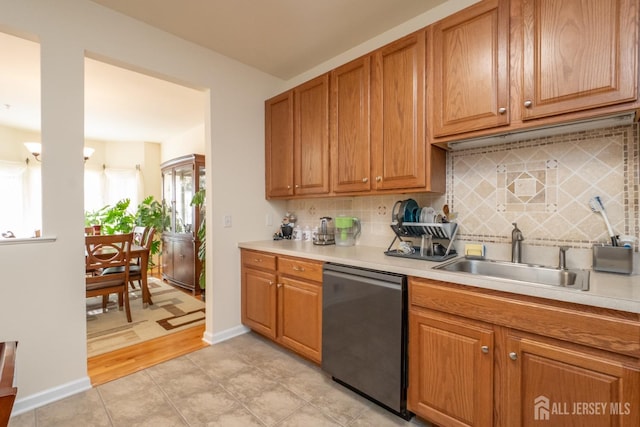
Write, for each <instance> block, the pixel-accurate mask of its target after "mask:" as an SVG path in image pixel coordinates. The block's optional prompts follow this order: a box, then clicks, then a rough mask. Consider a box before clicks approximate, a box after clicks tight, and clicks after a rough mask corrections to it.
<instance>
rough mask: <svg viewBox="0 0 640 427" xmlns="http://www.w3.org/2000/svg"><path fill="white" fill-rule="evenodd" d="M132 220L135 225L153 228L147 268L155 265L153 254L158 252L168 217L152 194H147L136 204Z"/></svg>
mask: <svg viewBox="0 0 640 427" xmlns="http://www.w3.org/2000/svg"><path fill="white" fill-rule="evenodd" d="M134 222H135V225H142V226H145V227H153V228H154V229H155V234H154V236H153V242H152V243H151V251H150V252H151V253H150V256H149V268H153V267H154V266H155V263H154V262H153V256H154V255H157V254H159V253H160V243H161V241H162V231H163V230H164V229H165V227H166V226H167V225H168V223H169V217H168V216H167V215H165V212H164V209H163V206H162V204H161V203H160V202H158V201H157V200H155V199H154V198H153V196H148V197H146V198H145V199H144V200H143V201H142V203H140V204H139V205H138V210H137V211H136V214H135V219H134Z"/></svg>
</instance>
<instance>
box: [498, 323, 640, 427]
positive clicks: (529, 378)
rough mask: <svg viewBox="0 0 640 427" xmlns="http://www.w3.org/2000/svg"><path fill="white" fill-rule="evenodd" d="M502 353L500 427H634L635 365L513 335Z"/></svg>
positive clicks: (639, 412)
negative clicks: (502, 417)
mask: <svg viewBox="0 0 640 427" xmlns="http://www.w3.org/2000/svg"><path fill="white" fill-rule="evenodd" d="M507 352H508V357H504V358H503V360H504V363H505V364H506V365H507V366H503V367H502V369H505V370H506V371H507V373H508V375H507V378H508V385H507V390H506V391H507V393H506V396H507V399H508V400H509V402H508V403H507V405H506V410H507V412H508V416H507V417H506V423H505V424H504V425H507V426H516V425H517V426H523V427H527V426H546V425H572V426H578V425H579V426H584V427H589V426H593V427H606V426H620V427H631V426H638V425H640V372H639V371H638V368H637V361H636V362H635V366H636V368H635V369H632V368H629V367H626V366H625V365H624V363H623V362H621V361H618V359H616V358H615V356H612V354H611V353H606V356H605V355H604V353H603V355H602V356H597V355H595V353H594V354H591V353H587V352H581V351H580V350H576V349H575V347H572V348H563V347H561V346H559V345H556V344H551V343H547V342H543V341H539V340H537V339H535V338H531V337H527V336H524V337H523V336H517V335H511V336H510V338H509V340H508V345H507ZM505 356H506V355H505ZM619 360H622V359H619Z"/></svg>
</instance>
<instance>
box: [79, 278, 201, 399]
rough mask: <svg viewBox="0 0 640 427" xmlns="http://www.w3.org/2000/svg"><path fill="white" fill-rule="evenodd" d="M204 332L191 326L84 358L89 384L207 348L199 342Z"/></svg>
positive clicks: (97, 383) (105, 381) (105, 380)
mask: <svg viewBox="0 0 640 427" xmlns="http://www.w3.org/2000/svg"><path fill="white" fill-rule="evenodd" d="M150 276H153V277H157V278H161V275H160V272H159V271H152V272H150ZM176 289H180V290H183V289H181V288H178V287H176ZM185 292H186V293H189V292H187V291H185ZM204 331H205V326H204V325H200V326H194V327H193V328H189V329H185V330H184V331H182V332H176V333H173V334H170V335H167V336H164V337H162V338H156V339H154V340H149V341H145V342H142V343H140V344H136V345H133V346H130V347H125V348H121V349H119V350H115V351H112V352H109V353H104V354H100V355H98V356H94V357H90V358H89V359H87V371H88V375H89V378H91V384H92V385H93V386H94V387H95V386H98V385H100V384H104V383H107V382H109V381H113V380H116V379H118V378H122V377H124V376H126V375H129V374H133V373H134V372H137V371H140V370H142V369H146V368H148V367H150V366H153V365H157V364H158V363H162V362H166V361H167V360H171V359H175V358H176V357H180V356H182V355H185V354H187V353H191V352H192V351H196V350H199V349H201V348H204V347H206V346H208V345H209V344H207V343H205V342H204V341H202V336H203V335H204Z"/></svg>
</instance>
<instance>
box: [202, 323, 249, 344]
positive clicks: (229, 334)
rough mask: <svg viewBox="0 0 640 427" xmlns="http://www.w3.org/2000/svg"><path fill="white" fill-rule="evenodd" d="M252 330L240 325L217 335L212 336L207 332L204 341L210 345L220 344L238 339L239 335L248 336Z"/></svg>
mask: <svg viewBox="0 0 640 427" xmlns="http://www.w3.org/2000/svg"><path fill="white" fill-rule="evenodd" d="M250 330H251V329H249V328H247V327H246V326H243V325H238V326H234V327H233V328H229V329H226V330H224V331H220V332H216V333H215V334H211V333H210V332H209V331H205V333H204V335H203V337H202V340H203V341H204V342H206V343H207V344H210V345H213V344H218V343H220V342H222V341H226V340H229V339H231V338H234V337H237V336H238V335H242V334H246V333H247V332H249V331H250Z"/></svg>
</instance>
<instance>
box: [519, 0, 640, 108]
mask: <svg viewBox="0 0 640 427" xmlns="http://www.w3.org/2000/svg"><path fill="white" fill-rule="evenodd" d="M522 27H523V60H522V67H523V75H522V81H523V90H522V106H523V108H522V118H523V119H524V120H526V119H534V118H540V117H547V116H552V115H557V114H563V113H570V112H574V111H580V110H587V109H592V108H597V107H603V106H608V105H613V104H619V103H624V102H632V101H635V100H636V97H637V93H636V92H637V84H638V74H637V56H638V2H637V0H609V1H602V0H564V1H555V0H522Z"/></svg>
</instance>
